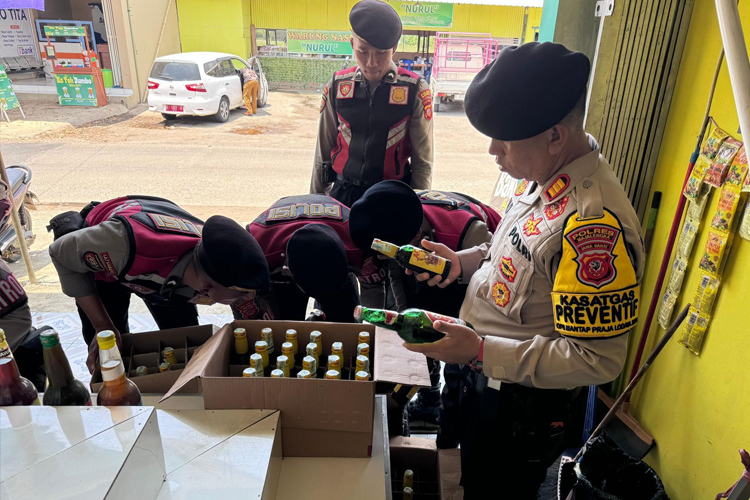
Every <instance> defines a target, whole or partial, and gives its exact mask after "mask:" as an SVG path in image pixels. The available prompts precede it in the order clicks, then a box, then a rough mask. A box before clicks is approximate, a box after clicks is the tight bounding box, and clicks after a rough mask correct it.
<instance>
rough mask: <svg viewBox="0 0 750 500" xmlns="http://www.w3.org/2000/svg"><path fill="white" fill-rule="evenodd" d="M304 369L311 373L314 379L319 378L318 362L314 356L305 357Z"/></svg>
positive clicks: (303, 360)
mask: <svg viewBox="0 0 750 500" xmlns="http://www.w3.org/2000/svg"><path fill="white" fill-rule="evenodd" d="M302 369H303V370H307V371H308V372H310V374H311V376H312V378H317V377H318V361H317V360H316V359H315V358H314V357H313V356H305V357H304V358H303V359H302Z"/></svg>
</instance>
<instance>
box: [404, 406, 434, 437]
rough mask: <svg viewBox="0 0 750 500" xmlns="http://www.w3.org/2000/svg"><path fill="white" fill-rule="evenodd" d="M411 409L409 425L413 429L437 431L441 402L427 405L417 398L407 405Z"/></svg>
mask: <svg viewBox="0 0 750 500" xmlns="http://www.w3.org/2000/svg"><path fill="white" fill-rule="evenodd" d="M407 409H408V411H409V427H410V428H411V429H413V430H430V431H435V430H437V429H438V428H439V422H438V417H439V416H440V403H439V402H438V403H437V404H434V405H425V404H424V402H423V401H422V400H421V399H420V398H417V399H416V400H414V401H412V402H410V403H409V405H408V406H407Z"/></svg>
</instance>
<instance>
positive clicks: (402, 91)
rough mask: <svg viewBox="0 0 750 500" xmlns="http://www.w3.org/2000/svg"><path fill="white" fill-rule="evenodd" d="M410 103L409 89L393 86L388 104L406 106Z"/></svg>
mask: <svg viewBox="0 0 750 500" xmlns="http://www.w3.org/2000/svg"><path fill="white" fill-rule="evenodd" d="M408 102H409V87H404V86H402V85H392V86H391V95H390V96H389V97H388V104H398V105H401V106H406V104H408Z"/></svg>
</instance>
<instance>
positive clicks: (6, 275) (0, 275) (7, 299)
mask: <svg viewBox="0 0 750 500" xmlns="http://www.w3.org/2000/svg"><path fill="white" fill-rule="evenodd" d="M28 301H29V298H28V297H27V296H26V291H25V290H24V289H23V287H22V286H21V284H20V283H19V282H18V280H17V279H16V277H15V276H13V273H12V272H10V268H8V266H7V265H6V264H5V262H3V261H1V260H0V318H2V317H4V316H6V315H7V314H10V313H12V312H13V311H15V310H16V309H18V308H19V307H21V306H23V305H24V304H26V303H27V302H28Z"/></svg>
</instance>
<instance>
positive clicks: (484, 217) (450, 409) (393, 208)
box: [349, 181, 500, 449]
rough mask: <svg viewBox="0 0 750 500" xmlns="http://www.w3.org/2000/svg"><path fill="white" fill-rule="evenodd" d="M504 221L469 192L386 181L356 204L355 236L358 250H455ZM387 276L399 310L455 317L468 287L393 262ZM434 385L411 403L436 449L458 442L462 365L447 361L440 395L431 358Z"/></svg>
mask: <svg viewBox="0 0 750 500" xmlns="http://www.w3.org/2000/svg"><path fill="white" fill-rule="evenodd" d="M499 222H500V215H499V214H498V213H497V212H496V211H495V210H494V209H493V208H491V207H488V206H487V205H484V204H482V203H481V202H479V201H477V200H475V199H473V198H471V197H470V196H467V195H464V194H460V193H452V192H447V191H435V190H432V191H418V192H415V191H414V190H412V189H411V188H410V187H409V186H407V185H406V184H404V183H403V182H400V181H383V182H381V183H378V184H376V185H375V186H373V187H371V188H370V189H368V190H367V192H366V193H365V195H364V196H363V197H362V198H360V200H359V201H357V202H356V203H355V204H354V206H352V210H351V216H350V222H349V223H350V228H351V234H352V239H353V240H354V242H355V244H357V246H359V247H360V248H369V246H370V244H372V240H373V239H374V238H379V239H382V240H385V241H388V242H390V243H394V244H396V245H399V246H401V245H407V244H413V245H418V244H419V243H420V242H421V241H422V240H423V239H427V240H430V241H435V242H438V243H442V244H444V245H446V246H447V247H448V248H450V249H451V250H453V251H458V250H463V249H466V248H472V247H475V246H478V245H481V244H483V243H486V242H488V241H490V239H491V238H492V233H493V232H494V231H495V229H496V228H497V225H498V224H499ZM388 263H389V273H388V276H389V280H390V284H391V288H392V289H393V295H394V297H395V300H396V308H397V309H398V310H399V311H403V310H404V309H408V308H411V307H415V308H418V309H426V310H428V311H432V312H436V313H439V314H445V315H446V316H452V317H457V316H458V314H459V309H460V307H461V302H463V300H464V296H465V295H466V285H465V284H461V283H457V282H454V283H452V284H451V286H449V287H447V288H446V289H444V290H441V289H437V288H433V287H429V286H427V285H426V284H425V283H421V282H419V281H417V280H416V279H414V276H413V275H406V274H405V273H404V271H403V269H402V268H401V267H400V266H399V265H398V264H396V263H395V262H394V261H392V260H390V261H388ZM428 365H429V368H430V380H431V382H432V387H431V388H430V389H420V391H419V393H418V395H417V399H416V400H415V401H412V402H411V403H409V407H408V411H409V420H410V426H411V427H412V428H416V427H420V426H422V427H426V428H428V429H430V428H432V429H434V428H438V415H439V416H440V420H439V428H438V438H437V442H438V447H439V448H441V449H445V448H455V447H456V446H457V445H458V428H457V427H458V415H457V411H458V381H459V378H458V371H459V370H458V365H455V364H447V365H446V366H445V370H444V378H445V387H444V390H443V397H442V398H441V395H440V389H439V383H440V362H434V361H433V360H432V359H428Z"/></svg>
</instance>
